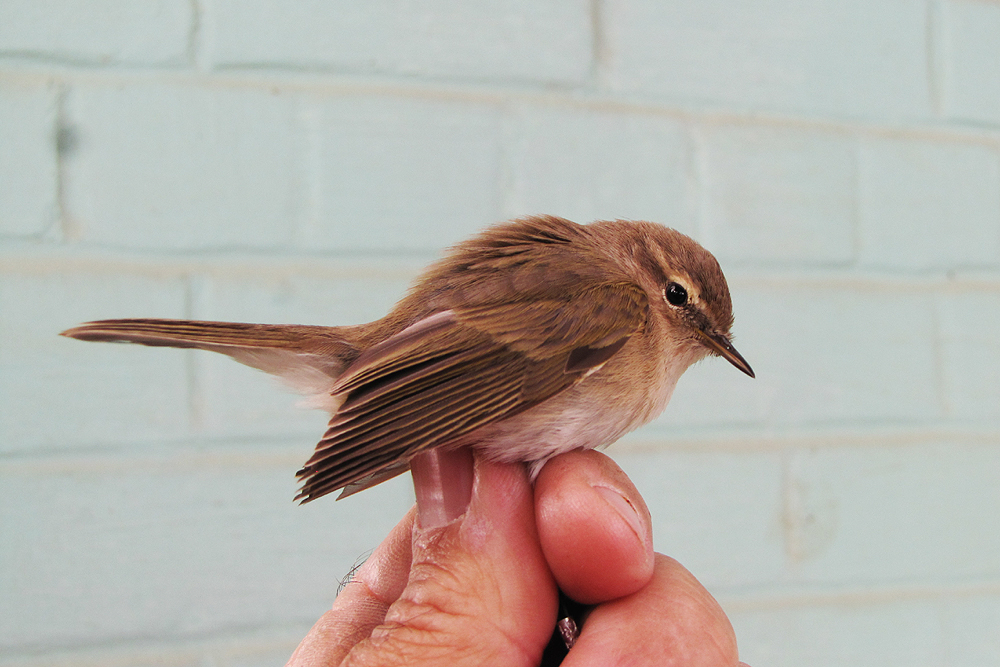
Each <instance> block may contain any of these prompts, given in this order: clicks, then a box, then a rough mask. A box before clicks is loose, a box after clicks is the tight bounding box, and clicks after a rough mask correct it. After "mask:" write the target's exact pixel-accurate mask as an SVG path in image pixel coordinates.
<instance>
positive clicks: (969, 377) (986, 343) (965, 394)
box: [938, 291, 1000, 423]
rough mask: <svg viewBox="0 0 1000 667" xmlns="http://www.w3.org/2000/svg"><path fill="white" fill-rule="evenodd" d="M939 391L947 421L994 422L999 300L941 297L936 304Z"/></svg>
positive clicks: (998, 403)
mask: <svg viewBox="0 0 1000 667" xmlns="http://www.w3.org/2000/svg"><path fill="white" fill-rule="evenodd" d="M938 308H939V312H940V321H941V325H940V326H941V345H942V358H943V370H944V373H943V374H944V388H945V395H946V397H947V403H948V408H949V416H951V417H953V418H956V419H960V420H966V421H974V422H975V421H987V422H992V423H996V420H997V419H998V418H1000V341H998V340H997V337H996V332H997V331H998V330H1000V294H997V293H996V292H992V291H975V292H972V291H970V292H965V293H957V294H951V293H946V294H944V295H942V296H941V297H940V299H939V300H938Z"/></svg>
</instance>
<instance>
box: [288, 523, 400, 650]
mask: <svg viewBox="0 0 1000 667" xmlns="http://www.w3.org/2000/svg"><path fill="white" fill-rule="evenodd" d="M415 519H416V508H415V507H414V508H413V509H411V510H410V511H409V512H408V513H407V514H406V516H405V517H403V520H402V521H400V522H399V523H398V524H396V527H395V528H393V529H392V531H391V532H390V533H389V535H388V536H387V537H386V538H385V540H383V541H382V543H381V544H380V545H379V546H378V547H377V548H376V549H375V551H374V552H372V555H371V556H369V557H368V559H367V560H366V561H365V562H364V564H363V565H362V566H361V567H359V568H358V569H357V571H356V572H355V573H354V576H353V577H352V578H351V581H350V582H348V583H347V585H346V586H344V589H343V590H342V591H341V592H340V594H339V595H338V596H337V599H336V600H335V601H334V603H333V607H332V608H331V609H330V610H329V611H328V612H326V613H325V614H323V616H321V617H320V619H319V620H318V621H317V622H316V624H315V625H314V626H313V627H312V629H311V630H310V631H309V634H308V635H306V637H305V639H303V640H302V642H301V643H300V644H299V646H298V648H297V649H295V653H293V654H292V657H291V658H290V659H289V661H288V665H287V667H320V666H321V665H323V666H326V665H337V664H340V661H341V660H343V658H344V656H346V655H347V653H348V652H349V651H350V650H351V649H352V648H353V647H354V646H355V644H357V643H358V642H360V641H362V640H364V639H367V638H368V637H369V636H371V633H372V630H373V629H374V628H375V627H376V626H378V625H381V624H382V623H383V622H384V621H385V614H386V611H387V610H388V609H389V605H391V604H392V603H393V602H394V601H395V600H396V599H397V598H399V595H400V593H402V591H403V588H405V586H406V581H407V579H408V577H409V572H410V555H411V551H410V548H411V542H412V533H413V525H414V521H415Z"/></svg>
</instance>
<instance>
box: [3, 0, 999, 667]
mask: <svg viewBox="0 0 1000 667" xmlns="http://www.w3.org/2000/svg"><path fill="white" fill-rule="evenodd" d="M536 212H548V213H554V214H558V215H564V216H567V217H570V218H572V219H575V220H578V221H581V222H583V221H590V220H593V219H597V218H606V217H633V218H648V219H652V220H656V221H659V222H663V223H666V224H669V225H672V226H674V227H677V228H679V229H681V230H683V231H685V232H687V233H690V234H692V235H694V236H695V237H697V238H698V239H700V240H701V241H702V242H703V243H705V244H706V245H707V246H708V247H709V248H710V249H712V250H713V251H715V252H716V254H717V255H718V257H719V258H720V260H721V261H722V263H723V266H724V268H726V270H727V274H728V275H729V277H730V282H731V286H732V290H733V296H734V302H735V304H734V305H735V310H736V316H737V320H736V327H735V333H736V337H737V342H738V346H739V349H740V350H741V351H742V352H743V353H744V354H745V355H746V357H747V358H748V359H749V360H750V361H751V362H752V363H753V366H754V368H755V369H756V370H757V372H758V379H757V380H756V381H753V382H751V381H749V380H748V379H746V378H745V377H743V376H742V375H740V374H738V373H736V372H734V371H733V369H732V368H731V367H729V366H728V365H727V364H725V363H723V362H721V361H717V360H716V361H709V362H705V363H703V364H701V365H699V366H697V367H695V368H694V369H692V370H691V371H690V372H689V373H688V375H686V376H685V377H684V379H683V380H682V381H681V384H680V385H679V387H678V389H677V392H676V394H675V398H674V401H673V402H672V404H671V405H670V406H669V407H668V409H667V412H666V413H665V414H664V416H663V417H662V418H661V419H659V420H658V421H657V422H655V423H654V424H652V425H650V426H649V427H647V428H646V429H644V430H642V431H641V432H638V433H636V434H634V435H632V436H630V437H628V438H627V439H626V440H624V441H623V442H622V443H620V444H619V445H617V446H616V447H614V448H612V450H611V453H612V455H613V456H615V458H616V459H617V460H618V461H619V462H620V463H621V464H622V465H623V466H624V467H625V468H626V470H627V471H628V472H630V474H632V476H633V478H634V479H635V480H636V482H637V484H638V486H639V488H640V490H641V491H642V492H643V493H644V494H645V496H646V498H647V500H648V501H649V503H650V506H651V509H652V511H653V515H654V521H655V525H656V547H657V549H658V550H660V551H663V552H665V553H669V554H671V555H673V556H676V557H678V558H679V559H680V560H681V561H682V562H684V563H685V564H686V565H687V566H688V567H689V568H690V569H691V570H692V571H693V572H694V573H695V574H696V575H697V576H699V577H700V578H701V579H702V580H703V581H704V582H705V583H706V585H707V586H708V587H709V588H710V590H712V591H713V592H714V593H715V594H716V595H717V596H718V597H719V599H720V601H721V602H722V603H723V605H724V607H725V608H726V609H727V610H728V611H729V613H730V615H731V617H732V619H733V622H734V625H735V627H736V631H737V634H738V637H739V641H740V646H741V653H742V657H743V659H744V660H746V661H747V662H748V663H750V664H752V665H771V666H772V667H780V666H789V667H790V666H800V665H810V666H812V667H822V666H824V665H831V666H833V665H861V664H863V665H922V666H927V667H959V666H970V667H974V666H980V665H996V664H1000V632H997V628H1000V531H998V530H997V525H998V524H1000V333H998V332H1000V3H998V2H997V1H996V0H880V1H879V2H870V1H868V0H841V1H839V2H834V1H832V0H817V1H811V2H789V1H787V0H785V1H779V0H763V1H761V2H754V3H734V2H731V1H728V0H726V1H723V0H704V1H702V2H682V1H680V0H669V1H666V0H553V1H552V2H547V3H539V2H528V1H527V0H494V1H492V2H485V1H476V2H465V3H451V2H445V1H444V0H431V1H430V2H425V3H395V2H389V1H381V0H376V1H374V2H367V3H351V2H320V1H318V0H310V1H308V2H297V3H280V2H276V1H274V0H257V1H255V2H235V1H232V0H159V1H157V2H142V3H138V2H131V1H129V0H91V1H90V2H78V1H75V0H45V1H39V0H30V1H29V0H6V1H5V2H3V3H0V665H3V666H5V667H14V666H16V667H28V666H40V665H65V666H66V667H69V666H74V667H75V666H82V665H87V666H93V667H112V666H119V665H147V664H150V665H151V664H165V663H166V664H172V665H180V666H186V665H213V666H218V667H235V666H245V667H252V666H255V665H273V664H281V663H282V662H283V661H284V660H285V659H286V657H287V655H288V654H289V653H290V651H291V649H292V648H293V647H294V645H295V644H296V643H297V641H298V639H299V638H301V636H302V635H303V633H304V632H305V630H306V628H307V627H308V626H309V625H310V624H311V623H312V622H313V621H314V620H315V619H316V618H317V617H318V616H319V615H320V613H322V611H323V610H324V609H325V608H326V607H327V606H328V605H329V603H330V601H331V600H332V598H333V596H334V595H335V592H336V588H337V582H338V580H339V579H340V577H341V576H343V574H344V573H346V572H347V570H348V569H349V568H350V566H351V565H352V563H353V562H354V561H355V559H356V558H357V557H358V556H360V555H361V554H363V553H364V552H365V551H366V550H367V549H370V548H371V547H373V546H374V545H375V544H376V543H377V542H378V541H379V539H380V537H381V536H382V535H383V534H384V533H385V532H386V531H387V530H388V529H389V527H390V526H391V525H393V524H394V523H395V521H396V519H397V518H398V517H399V516H400V515H401V514H402V513H403V512H404V511H405V509H406V508H407V507H408V505H409V504H410V503H411V502H412V492H411V491H410V489H409V486H408V480H407V479H405V478H404V479H399V480H395V481H394V482H391V483H388V484H386V485H384V486H383V487H380V488H378V489H375V490H372V491H369V492H366V493H365V494H364V495H363V496H361V497H355V498H352V499H350V500H348V501H344V502H342V503H334V502H332V501H329V502H321V503H316V504H313V505H309V506H306V507H302V508H300V507H296V506H295V505H293V504H292V503H291V497H292V495H293V493H294V488H295V485H294V479H293V473H294V471H295V470H296V469H297V467H298V465H299V464H300V463H301V462H302V460H304V458H305V457H306V456H307V455H308V453H309V452H310V451H311V449H312V446H313V444H314V441H315V440H316V438H317V437H318V435H319V434H320V433H321V431H322V429H323V425H324V422H325V420H324V418H323V415H321V414H318V413H310V412H304V411H302V410H300V409H298V408H297V407H296V399H295V398H294V397H292V396H289V395H288V394H286V393H284V392H283V391H282V390H281V389H280V388H278V387H277V384H276V383H275V382H273V381H271V380H270V379H269V378H267V377H265V376H263V375H262V374H260V373H257V372H255V371H252V370H249V369H246V368H244V367H241V366H239V365H237V364H233V363H232V362H230V361H229V360H227V359H224V358H215V357H213V356H211V355H208V354H200V353H198V354H196V353H192V352H187V351H176V350H151V349H144V348H133V347H127V346H97V345H85V344H83V343H79V342H76V341H71V340H66V339H62V338H59V337H58V336H56V333H57V332H59V331H60V330H62V329H63V328H65V327H67V326H70V325H72V324H75V323H78V322H80V321H84V320H90V319H96V318H103V317H123V316H150V317H198V318H211V319H238V320H248V321H266V322H303V323H316V324H347V323H355V322H362V321H366V320H370V319H374V318H376V317H379V316H380V315H381V314H382V313H383V312H384V311H385V310H386V309H387V308H388V307H389V306H390V305H391V304H392V303H393V302H394V301H395V300H396V299H397V298H398V297H399V296H400V295H401V294H402V292H403V290H404V289H405V287H406V284H407V282H408V281H409V280H410V279H411V278H412V277H413V275H414V273H415V272H416V271H417V270H418V269H419V268H420V267H421V266H422V265H424V264H425V263H427V262H428V261H430V260H431V259H432V258H434V257H435V256H436V254H437V253H438V252H439V251H440V249H441V248H443V247H444V246H446V245H448V244H449V243H452V242H454V241H455V240H457V239H460V238H462V237H463V236H465V235H467V234H469V233H471V232H473V231H475V230H477V229H479V228H481V227H483V226H484V225H486V224H489V223H491V222H494V221H497V220H501V219H505V218H509V217H513V216H516V215H521V214H527V213H536Z"/></svg>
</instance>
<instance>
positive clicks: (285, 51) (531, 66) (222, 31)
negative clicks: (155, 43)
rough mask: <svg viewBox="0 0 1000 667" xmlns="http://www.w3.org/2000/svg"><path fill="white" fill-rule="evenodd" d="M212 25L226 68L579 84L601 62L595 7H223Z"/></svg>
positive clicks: (211, 36) (214, 48) (522, 3)
mask: <svg viewBox="0 0 1000 667" xmlns="http://www.w3.org/2000/svg"><path fill="white" fill-rule="evenodd" d="M205 23H206V27H205V32H206V41H207V43H208V44H209V45H210V46H209V49H210V58H211V60H212V62H213V63H215V64H216V65H221V66H228V65H246V64H250V65H260V64H267V65H280V66H288V65H291V66H296V67H306V68H320V69H330V68H334V69H339V70H345V71H354V72H365V73H383V72H388V73H392V74H402V75H407V76H413V75H417V76H431V77H462V78H471V79H476V80H482V79H499V80H511V79H513V80H526V81H541V82H563V83H566V82H575V83H579V82H581V81H583V80H584V79H585V78H586V77H587V76H588V74H589V72H590V68H591V61H592V57H593V56H592V50H591V45H592V42H593V40H592V29H591V19H590V4H589V3H588V2H586V0H558V1H557V2H548V3H535V2H530V1H528V0H500V1H498V2H484V1H482V0H481V1H479V2H468V3H455V2H449V1H448V0H433V1H431V2H421V3H399V2H391V1H389V0H379V1H378V2H369V3H365V4H364V5H353V4H351V3H332V4H331V3H327V2H321V1H319V0H311V1H309V2H297V3H294V4H292V5H289V4H288V3H283V2H280V1H279V0H266V1H264V2H257V3H254V4H253V5H252V6H250V5H248V4H246V3H242V2H238V1H237V0H214V2H212V3H210V4H209V6H208V8H207V12H206V21H205Z"/></svg>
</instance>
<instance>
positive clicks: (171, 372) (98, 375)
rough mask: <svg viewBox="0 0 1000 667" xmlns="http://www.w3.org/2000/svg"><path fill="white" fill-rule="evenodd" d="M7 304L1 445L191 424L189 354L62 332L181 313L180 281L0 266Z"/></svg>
mask: <svg viewBox="0 0 1000 667" xmlns="http://www.w3.org/2000/svg"><path fill="white" fill-rule="evenodd" d="M0 313H2V316H0V405H3V410H0V451H3V452H16V451H28V450H32V449H38V448H44V449H59V448H72V447H83V446H95V445H101V444H108V443H121V442H147V443H148V442H150V441H154V440H157V439H163V438H165V437H176V436H177V435H178V434H180V433H183V432H184V431H185V430H186V429H187V423H188V413H187V405H188V394H187V376H186V371H185V364H184V363H183V361H182V360H181V361H180V362H179V360H178V358H177V357H170V356H169V355H164V354H157V351H155V350H149V349H143V348H139V347H138V346H125V345H98V344H96V343H84V342H80V341H75V340H70V339H68V338H62V337H60V336H59V335H58V334H59V332H60V331H63V330H64V329H66V328H68V327H70V326H73V325H75V324H79V323H81V322H85V321H89V320H95V319H102V318H107V317H125V316H130V317H144V316H157V317H182V316H183V315H184V284H183V282H182V281H180V280H176V279H153V278H144V277H142V276H135V275H122V276H109V275H90V274H76V273H52V274H40V275H33V274H24V275H19V274H12V273H7V274H0ZM182 354H183V353H182ZM0 625H2V624H0Z"/></svg>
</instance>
